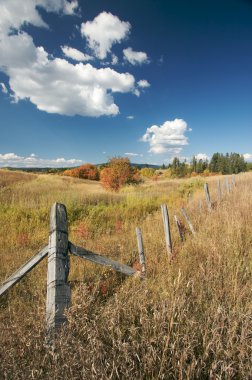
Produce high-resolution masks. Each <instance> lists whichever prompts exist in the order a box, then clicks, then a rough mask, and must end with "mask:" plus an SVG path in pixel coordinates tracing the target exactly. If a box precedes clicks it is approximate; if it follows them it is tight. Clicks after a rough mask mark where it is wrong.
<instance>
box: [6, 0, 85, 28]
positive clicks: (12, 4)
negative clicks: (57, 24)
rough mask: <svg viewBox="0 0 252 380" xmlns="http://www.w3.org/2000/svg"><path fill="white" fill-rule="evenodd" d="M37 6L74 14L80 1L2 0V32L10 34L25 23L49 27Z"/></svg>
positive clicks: (50, 10)
mask: <svg viewBox="0 0 252 380" xmlns="http://www.w3.org/2000/svg"><path fill="white" fill-rule="evenodd" d="M37 7H42V8H44V9H45V10H46V11H47V12H56V13H59V12H61V13H63V14H66V15H72V14H74V12H75V10H76V9H77V8H78V1H77V0H74V1H67V0H25V1H20V0H2V1H1V3H0V15H1V17H0V33H1V34H8V33H9V32H10V31H11V30H12V29H17V30H19V29H20V28H21V26H22V25H23V24H32V25H35V26H38V27H48V25H47V24H46V23H45V21H44V20H43V19H42V17H41V15H40V14H39V12H38V8H37Z"/></svg>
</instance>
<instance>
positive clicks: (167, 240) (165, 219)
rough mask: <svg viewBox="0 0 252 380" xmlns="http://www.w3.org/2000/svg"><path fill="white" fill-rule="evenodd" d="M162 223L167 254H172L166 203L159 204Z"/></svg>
mask: <svg viewBox="0 0 252 380" xmlns="http://www.w3.org/2000/svg"><path fill="white" fill-rule="evenodd" d="M161 211H162V217H163V224H164V233H165V243H166V249H167V253H168V255H170V256H172V240H171V231H170V221H169V214H168V210H167V206H166V204H162V205H161Z"/></svg>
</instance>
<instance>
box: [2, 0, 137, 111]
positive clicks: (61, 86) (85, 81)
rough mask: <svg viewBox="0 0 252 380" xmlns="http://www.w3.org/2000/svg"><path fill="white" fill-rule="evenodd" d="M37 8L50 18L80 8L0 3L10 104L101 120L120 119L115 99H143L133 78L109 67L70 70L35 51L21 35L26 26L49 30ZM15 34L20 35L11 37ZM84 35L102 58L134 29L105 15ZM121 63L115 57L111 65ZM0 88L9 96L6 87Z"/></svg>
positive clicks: (68, 51) (43, 1)
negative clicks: (24, 102)
mask: <svg viewBox="0 0 252 380" xmlns="http://www.w3.org/2000/svg"><path fill="white" fill-rule="evenodd" d="M0 1H1V0H0ZM37 6H39V7H43V8H44V9H45V10H46V11H48V12H57V13H61V14H72V13H73V12H74V10H76V8H77V7H78V2H77V1H72V2H69V1H67V0H26V1H25V2H21V1H17V0H8V1H7V0H2V2H1V3H0V14H1V18H0V70H1V71H3V72H4V73H5V74H6V75H7V76H8V77H9V87H10V90H11V92H12V93H11V97H12V102H18V101H20V100H29V101H30V102H31V103H33V104H34V105H35V106H36V107H37V108H38V109H39V110H41V111H45V112H48V113H57V114H61V115H69V116H73V115H81V116H91V117H98V116H101V115H117V114H118V113H119V108H118V106H117V105H116V104H115V102H114V98H113V93H115V92H120V93H127V92H132V93H133V94H135V95H136V96H140V91H139V90H138V89H137V88H136V86H135V78H134V76H133V75H131V74H129V73H118V72H117V71H115V70H113V69H111V68H108V67H106V68H100V69H97V68H95V67H93V66H92V65H91V64H90V63H88V64H84V63H81V62H80V63H77V64H72V63H70V62H68V61H67V60H66V59H61V58H55V57H52V56H50V55H49V54H48V53H47V52H46V51H45V49H44V48H43V47H42V46H39V47H36V46H35V45H34V42H33V39H32V37H31V36H30V35H29V34H27V33H26V32H24V31H22V25H24V24H27V23H30V24H33V25H35V26H37V27H47V25H46V24H45V22H44V21H43V19H42V18H41V15H40V13H39V11H38V9H39V8H37ZM12 28H14V29H16V30H17V33H15V34H13V33H9V32H10V31H11V30H12ZM82 30H83V33H84V34H85V33H86V36H87V38H88V41H89V43H90V44H91V45H92V46H93V48H94V49H95V51H96V53H97V54H98V55H99V56H104V55H106V54H107V53H108V52H109V51H110V49H111V46H112V45H113V44H114V43H115V42H120V41H121V40H122V39H123V38H125V37H126V36H127V34H128V33H129V30H130V24H129V23H127V22H123V21H120V20H119V18H118V17H116V16H113V15H112V14H111V13H106V12H103V13H101V14H100V15H98V16H97V17H96V18H95V19H94V20H93V21H92V22H87V23H86V24H82ZM62 51H63V52H64V54H65V55H66V56H68V57H71V58H72V59H75V60H78V61H80V60H84V61H85V60H86V59H87V58H90V59H91V57H90V56H87V55H85V54H83V53H82V52H80V51H78V50H77V49H74V48H71V47H69V46H63V47H62ZM117 61H118V59H117V57H116V56H115V55H112V64H116V63H117ZM0 88H2V91H5V89H4V87H3V86H2V85H1V86H0Z"/></svg>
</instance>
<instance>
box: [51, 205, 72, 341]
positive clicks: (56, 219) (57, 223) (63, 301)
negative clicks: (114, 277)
mask: <svg viewBox="0 0 252 380" xmlns="http://www.w3.org/2000/svg"><path fill="white" fill-rule="evenodd" d="M69 267H70V264H69V256H68V226H67V212H66V208H65V206H64V205H62V204H60V203H54V205H53V206H52V208H51V214H50V236H49V245H48V273H47V302H46V321H47V335H48V342H52V341H53V339H54V336H55V332H56V330H58V329H59V327H60V326H61V325H62V323H64V322H65V321H66V317H65V315H64V312H65V309H66V308H67V307H69V305H70V285H69V283H68V282H67V278H68V273H69Z"/></svg>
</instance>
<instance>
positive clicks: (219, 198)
mask: <svg viewBox="0 0 252 380" xmlns="http://www.w3.org/2000/svg"><path fill="white" fill-rule="evenodd" d="M217 189H218V201H219V203H220V202H221V196H222V194H221V183H220V180H219V179H218V184H217Z"/></svg>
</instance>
